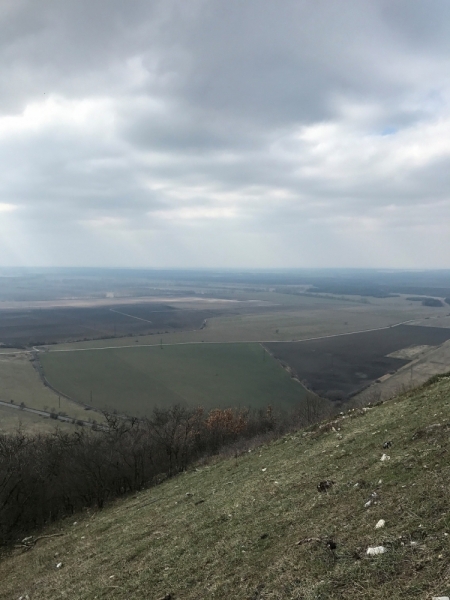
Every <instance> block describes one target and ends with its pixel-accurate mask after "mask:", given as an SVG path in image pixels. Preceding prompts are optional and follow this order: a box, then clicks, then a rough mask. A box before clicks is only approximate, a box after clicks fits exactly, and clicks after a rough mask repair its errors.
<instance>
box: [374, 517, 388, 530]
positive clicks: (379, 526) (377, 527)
mask: <svg viewBox="0 0 450 600" xmlns="http://www.w3.org/2000/svg"><path fill="white" fill-rule="evenodd" d="M385 525H386V521H385V520H384V519H380V520H379V521H378V523H377V524H376V525H375V529H381V528H382V527H384V526H385Z"/></svg>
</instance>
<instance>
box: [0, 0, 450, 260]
mask: <svg viewBox="0 0 450 600" xmlns="http://www.w3.org/2000/svg"><path fill="white" fill-rule="evenodd" d="M449 17H450V7H449V4H448V2H446V1H440V0H437V1H436V2H433V3H432V4H430V3H428V2H426V1H425V0H396V1H395V2H392V1H391V0H347V1H346V2H345V3H338V2H334V1H332V0H323V1H321V2H317V3H311V2H307V1H298V0H295V1H294V0H286V1H285V2H283V3H275V2H272V1H269V0H247V1H246V2H238V1H237V0H230V2H222V1H219V0H190V1H189V2H185V1H182V0H164V1H153V2H149V1H148V0H133V1H132V2H124V1H123V0H111V1H110V2H108V3H107V5H106V4H105V3H103V2H99V1H98V2H97V1H92V0H89V1H87V0H58V1H57V0H53V1H50V0H42V1H41V2H39V3H36V2H31V0H14V1H10V0H4V1H3V3H2V4H1V6H0V161H1V164H2V177H1V178H0V236H1V237H0V239H1V240H2V241H1V242H0V250H1V251H2V256H3V257H4V258H3V260H4V262H5V264H6V263H8V262H10V263H16V264H20V263H24V262H28V263H29V262H30V260H32V262H33V261H35V263H36V264H109V265H113V264H127V265H130V266H132V265H134V264H136V265H139V266H146V265H148V266H202V265H203V266H235V265H248V266H309V265H310V266H320V265H322V266H325V265H331V266H352V265H354V266H371V265H372V266H376V265H383V264H386V265H387V266H448V259H447V258H446V257H448V256H450V241H449V240H450V229H449V228H450V226H449V225H447V223H448V222H449V219H448V216H449V212H450V209H449V206H450V200H449V194H448V189H449V183H450V181H449V175H448V173H450V168H449V167H450V142H449V141H448V140H450V77H449V76H448V73H449V72H450V41H449V40H450V19H449ZM412 230H414V232H415V237H414V244H413V243H412V236H411V231H412ZM437 239H442V240H443V241H442V244H443V245H442V247H441V249H440V251H439V252H438V253H436V250H435V245H436V243H437V242H436V240H437ZM361 243H363V245H364V249H363V250H361ZM55 245H57V246H58V248H59V251H58V255H57V256H55V255H54V253H52V251H51V248H53V247H55ZM355 249H358V250H357V251H355ZM30 257H32V258H30ZM419 263H420V264H419Z"/></svg>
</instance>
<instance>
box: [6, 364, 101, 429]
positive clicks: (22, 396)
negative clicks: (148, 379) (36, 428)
mask: <svg viewBox="0 0 450 600" xmlns="http://www.w3.org/2000/svg"><path fill="white" fill-rule="evenodd" d="M0 384H1V386H0V400H1V401H3V402H8V403H11V402H12V403H14V404H15V405H20V404H22V403H23V404H24V405H25V406H26V407H27V408H34V409H41V410H45V411H49V412H56V413H58V412H61V413H64V414H65V415H67V416H70V417H73V418H74V419H83V420H84V419H87V418H88V417H90V416H93V415H92V413H89V412H86V411H85V410H84V409H83V408H82V407H80V406H78V405H77V404H75V403H74V402H70V401H69V400H67V399H66V398H64V397H62V398H58V395H57V394H55V393H54V392H53V391H52V390H50V389H49V388H48V387H46V386H44V385H43V383H42V381H41V379H40V377H39V374H38V373H37V372H36V370H35V369H34V368H33V366H32V362H31V361H30V356H29V353H25V352H24V353H20V354H1V355H0ZM6 416H9V417H13V415H10V411H9V412H7V413H6V414H5V411H3V412H2V414H1V415H0V418H4V417H6ZM14 418H15V419H16V421H17V415H15V416H14ZM24 418H25V417H24ZM94 418H95V419H96V420H97V421H101V420H102V415H99V414H96V415H95V417H94ZM36 419H37V421H39V420H41V418H40V417H36V418H35V420H36Z"/></svg>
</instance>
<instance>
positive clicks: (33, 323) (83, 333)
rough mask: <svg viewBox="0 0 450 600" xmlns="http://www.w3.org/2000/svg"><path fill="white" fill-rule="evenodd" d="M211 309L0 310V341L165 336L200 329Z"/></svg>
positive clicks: (163, 306) (153, 305) (160, 306)
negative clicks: (146, 335) (143, 335)
mask: <svg viewBox="0 0 450 600" xmlns="http://www.w3.org/2000/svg"><path fill="white" fill-rule="evenodd" d="M217 314H220V312H219V311H214V310H205V309H199V310H183V309H181V310H180V309H177V308H174V307H173V306H169V305H167V304H158V303H148V304H125V305H113V306H101V307H88V308H40V309H36V308H34V309H28V310H3V311H0V342H1V343H3V344H5V345H7V346H14V345H22V346H32V345H40V344H48V343H55V342H61V341H66V340H83V339H98V338H114V337H115V336H124V335H142V334H148V333H160V332H162V333H164V332H166V333H168V332H169V331H180V330H181V331H182V330H190V329H199V328H200V327H201V326H202V323H203V322H204V321H205V319H209V318H211V317H213V316H216V315H217Z"/></svg>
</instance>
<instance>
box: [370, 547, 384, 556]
mask: <svg viewBox="0 0 450 600" xmlns="http://www.w3.org/2000/svg"><path fill="white" fill-rule="evenodd" d="M385 552H387V548H385V547H384V546H371V547H369V548H367V551H366V554H368V555H369V556H377V555H378V554H384V553H385Z"/></svg>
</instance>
